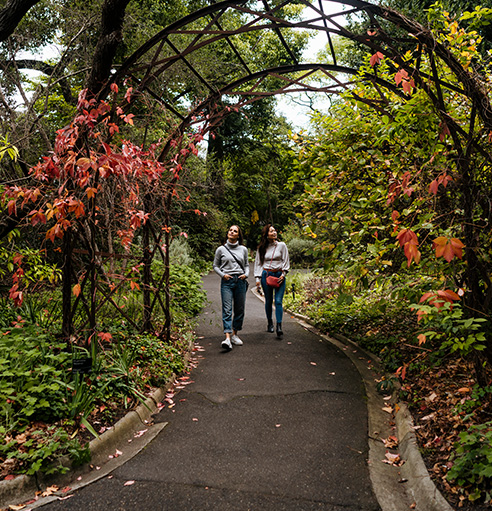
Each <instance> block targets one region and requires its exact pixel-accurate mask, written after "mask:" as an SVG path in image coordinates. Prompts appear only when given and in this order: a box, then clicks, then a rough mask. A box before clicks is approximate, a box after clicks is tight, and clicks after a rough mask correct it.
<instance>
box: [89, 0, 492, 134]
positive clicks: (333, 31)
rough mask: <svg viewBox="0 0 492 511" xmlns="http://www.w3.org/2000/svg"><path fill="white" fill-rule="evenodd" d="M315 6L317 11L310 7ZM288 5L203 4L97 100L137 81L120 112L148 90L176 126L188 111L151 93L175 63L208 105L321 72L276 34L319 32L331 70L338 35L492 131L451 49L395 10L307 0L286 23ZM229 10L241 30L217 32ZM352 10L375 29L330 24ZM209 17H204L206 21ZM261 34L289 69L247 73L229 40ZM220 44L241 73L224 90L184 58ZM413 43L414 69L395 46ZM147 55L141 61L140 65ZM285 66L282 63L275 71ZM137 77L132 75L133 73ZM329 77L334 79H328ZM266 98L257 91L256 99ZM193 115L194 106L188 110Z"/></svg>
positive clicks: (489, 113) (233, 0) (142, 53)
mask: <svg viewBox="0 0 492 511" xmlns="http://www.w3.org/2000/svg"><path fill="white" fill-rule="evenodd" d="M316 2H317V4H318V5H319V7H317V6H316ZM291 3H292V2H291V0H284V1H283V2H281V3H280V4H278V5H277V6H275V7H274V8H270V6H269V4H268V3H267V0H261V2H260V1H259V2H258V3H257V4H256V7H258V6H259V5H260V4H261V5H263V7H264V10H261V9H258V8H253V7H248V0H223V1H222V2H217V3H213V4H211V5H209V6H207V7H204V8H202V9H199V10H197V11H195V12H193V13H190V14H189V15H187V16H185V17H184V18H182V19H179V20H177V21H175V22H174V23H172V24H170V25H169V26H168V27H166V28H165V29H163V30H162V31H160V32H159V33H157V34H155V35H154V36H153V37H151V38H150V39H149V40H148V41H147V42H146V43H144V44H143V45H142V46H141V47H140V48H139V49H138V50H136V51H135V52H134V53H133V55H131V56H130V57H128V58H127V59H126V60H125V62H123V64H122V65H121V66H120V67H119V68H118V70H117V71H116V72H115V73H114V75H113V76H112V78H111V80H110V82H109V83H108V84H107V85H106V87H104V88H103V89H102V90H101V92H100V94H99V97H100V98H102V97H105V96H106V95H107V94H108V93H109V87H110V84H111V82H123V81H124V80H125V79H127V78H132V79H133V80H134V81H135V83H136V85H137V86H136V89H135V94H134V95H133V97H132V101H130V103H127V104H126V105H125V108H126V109H129V108H131V103H132V102H133V101H136V100H137V98H138V96H139V94H141V93H148V94H150V96H152V97H153V98H154V99H155V100H157V101H159V102H160V103H161V104H162V105H163V106H164V107H165V108H167V109H168V110H169V111H170V112H172V113H173V114H174V115H176V116H177V117H178V118H179V119H180V120H181V122H182V123H184V122H185V120H186V119H188V118H189V115H187V113H183V112H180V108H179V106H178V105H177V104H173V100H171V101H170V100H169V99H165V98H162V97H160V95H159V94H158V93H156V92H155V91H153V90H152V88H151V85H152V84H153V83H154V82H156V81H157V80H158V78H159V77H160V76H163V75H164V74H165V73H166V72H170V71H172V68H173V66H174V65H175V64H177V63H182V64H183V65H184V66H185V67H186V68H187V69H188V70H189V72H191V73H192V74H193V75H194V76H195V77H196V78H197V79H198V81H199V82H200V83H201V84H202V86H204V87H205V90H207V91H208V94H207V96H204V97H202V98H199V99H198V103H200V104H202V105H204V104H207V103H210V102H211V101H212V100H215V99H216V98H217V95H226V94H228V93H230V91H231V89H232V88H233V84H236V87H237V86H238V84H240V83H242V84H247V83H248V82H250V81H251V80H253V79H254V78H255V77H256V76H258V73H259V74H264V73H269V72H270V73H273V74H277V75H278V74H281V75H282V76H283V77H284V80H287V79H288V78H287V75H288V73H289V72H290V73H291V74H296V73H299V72H302V71H303V70H304V69H305V68H306V66H310V67H311V68H318V69H325V70H326V69H328V67H327V66H328V65H327V64H326V63H309V64H308V63H305V62H298V60H297V59H296V56H295V55H294V53H293V51H292V50H291V48H290V47H289V46H288V43H287V41H286V39H285V37H283V35H282V32H281V29H291V30H293V29H302V30H307V31H313V30H316V31H319V32H325V33H326V35H327V43H328V47H329V50H330V56H331V60H332V65H333V66H335V67H336V66H337V61H338V59H337V56H336V54H335V49H334V46H333V41H332V36H341V37H344V38H348V39H350V40H352V41H355V42H357V43H359V44H362V45H364V46H366V47H367V48H368V51H370V52H372V53H376V52H380V53H381V54H382V55H384V56H385V57H388V58H389V59H391V60H392V61H393V62H394V63H395V64H396V65H397V66H398V67H400V68H402V69H405V70H406V71H407V72H408V74H409V75H410V76H412V77H413V78H414V79H415V80H416V82H417V83H418V84H419V85H421V86H423V87H425V84H426V82H428V81H430V82H433V83H434V85H435V87H436V88H437V89H440V88H449V89H452V90H454V91H455V92H457V93H459V94H463V95H464V96H465V97H467V98H468V99H469V100H470V101H471V102H472V103H474V104H479V105H481V108H480V109H479V110H478V115H479V116H480V117H481V118H482V120H483V121H484V124H485V126H487V127H488V128H489V129H492V107H491V105H490V101H489V98H488V97H487V95H486V94H485V93H484V91H483V90H482V87H481V86H480V84H479V83H477V81H476V80H474V78H473V76H472V75H471V74H470V73H469V72H467V71H466V70H465V69H463V67H462V66H461V65H460V64H459V62H458V61H457V60H456V59H455V58H454V56H453V55H452V54H451V52H450V51H449V50H448V49H447V48H446V47H444V46H443V45H442V44H440V43H438V42H437V41H436V40H435V39H434V37H433V35H432V33H431V32H430V30H428V29H426V28H425V27H423V26H422V25H420V24H418V23H417V22H415V21H414V20H411V19H408V18H406V17H405V16H403V15H401V14H399V13H397V12H396V11H393V10H390V9H387V8H383V7H381V6H379V5H375V4H371V3H369V2H366V1H365V0H313V2H312V3H311V2H310V1H309V0H297V2H296V4H303V5H304V6H305V7H306V8H309V9H310V11H309V12H311V13H314V15H313V17H312V18H310V19H302V20H292V19H284V18H282V17H281V16H280V14H279V13H280V11H281V9H282V8H284V7H285V6H288V5H289V4H291ZM328 3H329V4H337V5H340V6H350V9H348V10H345V11H344V10H343V9H342V10H340V11H337V12H335V13H331V14H326V13H325V8H324V6H326V4H328ZM229 11H234V12H237V13H239V14H242V15H247V16H249V17H250V19H249V20H247V22H245V23H243V24H242V25H240V26H237V27H234V28H233V29H230V28H229V29H227V28H226V29H224V27H223V26H222V18H223V17H224V15H225V14H226V13H228V12H229ZM359 13H365V14H366V15H367V16H368V17H369V19H370V23H371V27H372V28H373V29H374V30H373V31H372V33H371V34H356V33H353V32H350V31H349V30H348V29H347V28H346V27H344V26H343V25H342V24H340V23H337V21H336V19H337V18H339V17H341V16H347V15H349V14H351V15H357V14H359ZM209 18H210V19H209ZM199 20H206V23H205V26H202V27H195V26H193V24H194V23H195V22H197V21H199ZM379 20H384V21H385V22H389V23H392V24H393V25H396V26H398V27H400V28H402V29H403V30H405V31H406V32H407V33H408V34H409V36H408V38H400V39H391V38H390V37H389V36H388V35H386V34H385V33H384V30H383V29H382V27H381V24H380V23H379ZM263 30H270V31H272V33H274V34H275V35H276V37H277V38H278V40H279V42H280V44H281V46H282V47H283V48H284V49H285V51H286V53H287V54H288V55H289V57H291V58H292V63H291V64H290V66H291V69H290V71H289V72H287V71H282V70H280V69H277V68H272V69H271V70H267V69H263V70H260V71H252V70H251V63H250V62H248V61H247V59H246V58H245V57H244V56H243V55H241V52H240V50H239V49H238V48H237V46H236V45H235V44H234V42H233V37H234V36H238V35H241V34H248V33H254V32H260V31H263ZM180 36H186V37H188V38H191V41H187V45H186V46H185V47H184V48H183V49H179V48H178V47H177V46H176V44H175V43H174V42H173V41H172V40H171V38H173V37H180ZM218 42H225V43H226V44H227V45H228V46H229V47H230V48H231V50H232V51H233V54H234V55H235V57H236V58H237V62H236V63H237V64H238V66H239V68H241V69H243V70H244V74H243V75H241V76H233V77H231V78H229V79H228V83H226V84H225V85H223V84H221V85H217V84H215V83H213V82H211V81H210V79H209V78H207V77H206V76H204V75H203V74H202V73H201V72H200V70H199V69H197V68H196V66H194V65H193V63H192V62H190V61H189V59H190V57H191V56H193V54H194V53H195V52H197V51H199V50H201V49H203V48H206V47H207V46H209V45H211V44H214V43H218ZM409 42H412V43H413V44H414V45H415V46H416V52H417V55H416V59H415V61H416V65H413V64H412V63H411V62H408V61H406V60H405V59H404V58H403V55H401V54H400V52H399V50H398V48H397V45H398V44H399V43H409ZM165 47H167V48H168V49H170V54H169V55H165V56H163V55H161V52H162V50H163V48H165ZM423 52H427V53H428V54H432V56H433V58H434V59H435V60H439V59H441V60H443V61H445V63H446V64H447V65H448V66H449V67H450V69H451V70H452V71H453V72H454V74H455V76H456V77H457V79H458V81H459V82H461V84H462V87H461V88H460V87H456V86H454V85H452V84H450V83H446V82H444V81H443V80H441V79H440V77H438V76H436V74H434V75H428V74H425V73H424V72H423V71H422V70H421V69H420V68H419V60H420V57H419V55H421V54H422V53H423ZM145 57H147V60H143V59H145ZM281 67H285V66H281ZM344 72H345V73H347V74H352V75H353V74H355V72H356V70H354V69H352V70H348V69H347V68H345V70H344ZM139 74H140V75H142V74H143V76H140V77H139V76H138V75H139ZM331 78H333V76H331ZM365 78H366V79H367V80H370V81H373V82H376V83H379V85H380V86H383V87H385V88H392V89H393V90H395V87H394V84H388V83H382V82H381V81H380V80H379V78H378V77H377V75H376V74H374V75H366V76H365ZM291 81H292V83H294V82H297V83H299V80H298V77H296V76H294V78H292V79H291ZM304 87H305V88H306V89H305V90H318V91H320V92H325V91H326V88H324V87H318V88H315V87H314V86H313V84H312V83H311V84H304ZM286 91H287V88H286V87H283V88H281V89H279V90H278V91H277V92H276V94H280V93H285V92H286ZM427 93H428V94H429V95H430V98H431V100H432V101H433V103H434V104H435V106H436V108H437V109H438V111H442V114H443V116H444V118H445V119H446V120H447V121H449V122H450V119H448V118H446V114H445V108H443V107H444V106H445V105H443V104H442V102H440V99H439V93H438V94H437V95H436V94H434V93H433V92H432V91H431V88H430V87H428V90H427ZM235 94H236V95H238V94H240V91H238V90H236V91H235ZM244 94H245V95H247V96H249V97H250V98H251V97H252V96H253V91H252V90H251V89H249V90H247V91H244ZM265 95H270V96H271V95H274V93H273V92H272V93H270V94H259V93H258V99H259V98H261V97H264V96H265ZM181 96H182V93H178V94H177V95H176V97H175V98H174V100H176V98H179V97H181ZM193 110H195V108H193Z"/></svg>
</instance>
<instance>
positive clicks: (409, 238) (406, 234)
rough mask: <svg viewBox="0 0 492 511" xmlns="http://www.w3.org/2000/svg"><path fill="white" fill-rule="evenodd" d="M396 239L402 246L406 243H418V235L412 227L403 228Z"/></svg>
mask: <svg viewBox="0 0 492 511" xmlns="http://www.w3.org/2000/svg"><path fill="white" fill-rule="evenodd" d="M396 239H397V240H398V241H399V243H400V247H403V246H404V245H405V244H406V243H409V242H413V243H414V244H417V245H418V238H417V235H416V234H415V233H414V232H413V231H412V230H411V229H402V230H401V231H400V232H399V233H398V235H397V236H396Z"/></svg>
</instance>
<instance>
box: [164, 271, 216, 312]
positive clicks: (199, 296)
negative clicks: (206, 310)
mask: <svg viewBox="0 0 492 511" xmlns="http://www.w3.org/2000/svg"><path fill="white" fill-rule="evenodd" d="M201 281H202V278H201V275H200V273H198V272H197V271H195V270H194V269H193V268H192V267H191V266H185V265H177V264H175V265H172V266H171V268H170V272H169V287H170V292H171V304H172V307H173V308H174V307H176V308H179V309H181V310H182V311H184V312H185V313H186V314H188V315H189V316H196V315H197V314H198V313H199V312H200V311H201V310H202V309H203V307H204V305H205V300H206V297H207V294H206V292H205V291H204V289H203V288H202V284H201Z"/></svg>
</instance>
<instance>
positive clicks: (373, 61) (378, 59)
mask: <svg viewBox="0 0 492 511" xmlns="http://www.w3.org/2000/svg"><path fill="white" fill-rule="evenodd" d="M383 58H384V55H383V54H382V53H381V52H380V51H377V52H376V53H375V54H374V55H373V56H372V57H371V60H370V61H369V63H370V64H371V67H374V66H375V65H376V64H379V63H380V62H381V60H382V59H383Z"/></svg>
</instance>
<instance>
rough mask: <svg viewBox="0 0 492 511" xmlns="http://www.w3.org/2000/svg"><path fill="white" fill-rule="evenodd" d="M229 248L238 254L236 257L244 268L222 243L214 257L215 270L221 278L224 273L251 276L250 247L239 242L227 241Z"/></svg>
mask: <svg viewBox="0 0 492 511" xmlns="http://www.w3.org/2000/svg"><path fill="white" fill-rule="evenodd" d="M225 245H226V246H227V248H228V249H229V250H230V251H231V252H232V253H233V254H234V255H235V256H236V259H237V260H238V261H240V262H241V264H242V265H243V268H244V270H243V268H241V266H240V265H239V264H238V263H237V262H236V261H235V260H234V257H233V256H232V254H231V253H230V252H229V250H227V248H226V247H225V246H224V245H221V246H220V247H219V248H218V249H217V250H216V251H215V257H214V271H215V273H217V275H218V276H219V277H220V278H223V277H224V275H226V274H228V275H242V274H243V273H244V274H245V275H246V277H249V264H248V249H247V248H246V247H245V246H244V245H240V244H239V243H234V244H232V243H229V242H228V241H226V242H225Z"/></svg>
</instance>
